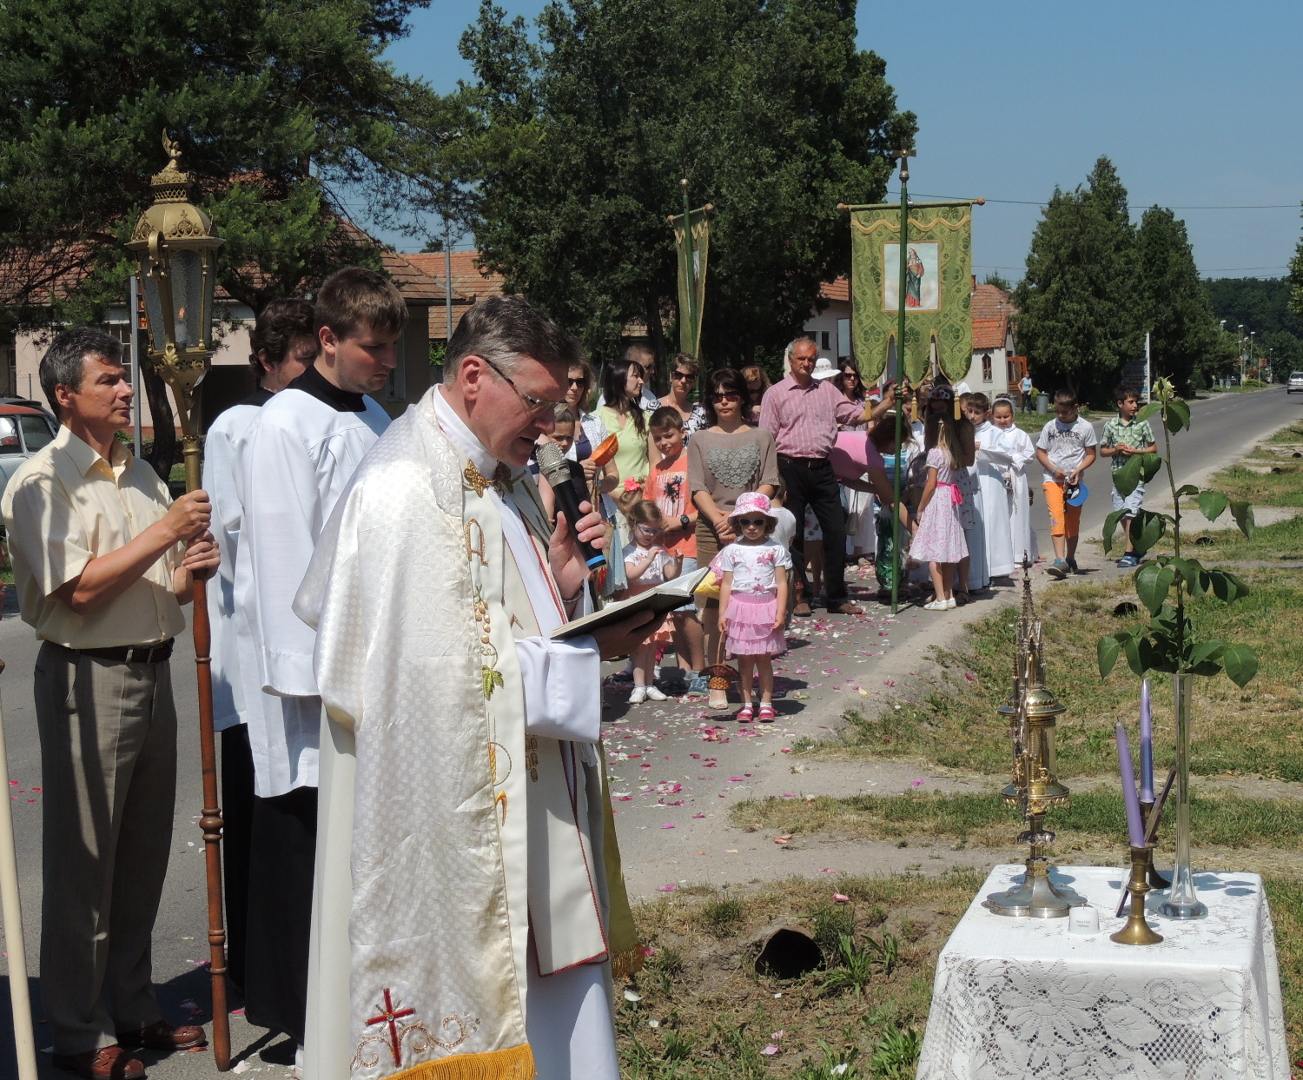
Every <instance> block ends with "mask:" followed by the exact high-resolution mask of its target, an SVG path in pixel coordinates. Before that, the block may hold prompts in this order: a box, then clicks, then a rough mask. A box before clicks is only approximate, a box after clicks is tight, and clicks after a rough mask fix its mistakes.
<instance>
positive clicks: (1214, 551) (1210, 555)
mask: <svg viewBox="0 0 1303 1080" xmlns="http://www.w3.org/2000/svg"><path fill="white" fill-rule="evenodd" d="M1258 505H1259V506H1262V505H1264V504H1262V503H1259V504H1258ZM1218 524H1219V525H1220V524H1221V522H1220V521H1218ZM1201 536H1206V537H1208V539H1210V540H1211V541H1212V543H1210V544H1194V541H1195V540H1196V539H1198V538H1199V537H1201ZM1181 552H1182V554H1184V555H1187V557H1188V556H1190V555H1193V557H1194V558H1196V559H1198V560H1199V561H1200V562H1201V563H1203V564H1204V565H1205V566H1210V565H1213V564H1215V563H1216V562H1219V561H1220V562H1239V561H1244V560H1253V561H1269V560H1277V561H1291V560H1296V559H1303V514H1299V515H1297V516H1295V517H1292V518H1290V519H1289V520H1287V521H1277V522H1274V523H1273V524H1271V525H1259V526H1258V527H1257V528H1256V529H1254V530H1253V536H1252V537H1251V538H1250V539H1245V537H1244V534H1243V533H1242V532H1240V530H1239V529H1217V530H1216V531H1213V532H1196V533H1194V534H1193V535H1190V534H1187V536H1186V540H1185V543H1184V544H1182V546H1181ZM1155 554H1164V555H1170V554H1172V545H1171V544H1170V543H1168V542H1166V541H1164V542H1163V543H1161V544H1159V545H1158V547H1157V548H1155ZM1228 569H1229V567H1228Z"/></svg>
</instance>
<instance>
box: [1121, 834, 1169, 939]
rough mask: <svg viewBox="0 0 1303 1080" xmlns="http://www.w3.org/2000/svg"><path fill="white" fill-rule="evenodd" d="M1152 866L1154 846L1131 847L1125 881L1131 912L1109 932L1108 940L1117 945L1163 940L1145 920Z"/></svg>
mask: <svg viewBox="0 0 1303 1080" xmlns="http://www.w3.org/2000/svg"><path fill="white" fill-rule="evenodd" d="M1153 868H1154V847H1153V845H1152V844H1145V845H1144V846H1143V847H1132V849H1131V879H1130V880H1129V881H1128V882H1127V892H1128V893H1130V895H1131V914H1130V915H1129V916H1127V922H1126V925H1125V926H1124V927H1122V929H1121V930H1119V931H1117V933H1114V934H1109V940H1110V941H1116V942H1117V943H1118V944H1119V945H1157V944H1158V943H1159V942H1160V941H1162V940H1163V935H1162V934H1160V933H1158V932H1157V931H1156V930H1155V929H1154V928H1153V927H1152V926H1150V925H1149V923H1148V922H1146V921H1145V894H1146V893H1148V892H1149V875H1150V873H1151V872H1152V871H1153Z"/></svg>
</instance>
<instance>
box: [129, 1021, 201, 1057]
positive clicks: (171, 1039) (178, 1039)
mask: <svg viewBox="0 0 1303 1080" xmlns="http://www.w3.org/2000/svg"><path fill="white" fill-rule="evenodd" d="M118 1042H120V1043H121V1044H122V1045H123V1046H126V1047H128V1048H130V1049H132V1050H136V1049H140V1048H144V1049H146V1050H162V1051H163V1052H164V1053H165V1054H170V1053H171V1052H172V1051H173V1050H189V1049H191V1048H192V1047H195V1046H205V1045H207V1043H208V1036H206V1035H205V1034H204V1029H203V1028H201V1027H197V1026H196V1025H194V1024H181V1025H179V1026H177V1027H173V1026H172V1025H171V1024H169V1023H168V1022H167V1021H166V1020H155V1021H154V1022H153V1023H152V1024H146V1025H145V1026H144V1027H141V1028H137V1029H136V1030H135V1031H119V1032H118Z"/></svg>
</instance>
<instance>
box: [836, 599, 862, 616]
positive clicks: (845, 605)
mask: <svg viewBox="0 0 1303 1080" xmlns="http://www.w3.org/2000/svg"><path fill="white" fill-rule="evenodd" d="M828 610H829V611H830V612H831V613H832V614H834V615H863V614H864V609H863V608H862V607H860V605H859V604H852V603H851V602H850V601H849V600H843V601H842V602H841V603H840V604H832V605H831V606H830V607H829V608H828Z"/></svg>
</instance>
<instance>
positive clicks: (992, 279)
mask: <svg viewBox="0 0 1303 1080" xmlns="http://www.w3.org/2000/svg"><path fill="white" fill-rule="evenodd" d="M982 284H983V285H994V286H995V287H996V288H997V289H1003V290H1004V291H1005V292H1007V293H1012V292H1013V285H1012V284H1010V282H1009V279H1008V278H1007V277H1005V276H1004V275H1003V274H1001V273H999V272H998V271H996V270H992V271H991V272H990V273H989V274H987V275H986V277H985V278H984V279H983V280H982Z"/></svg>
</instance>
